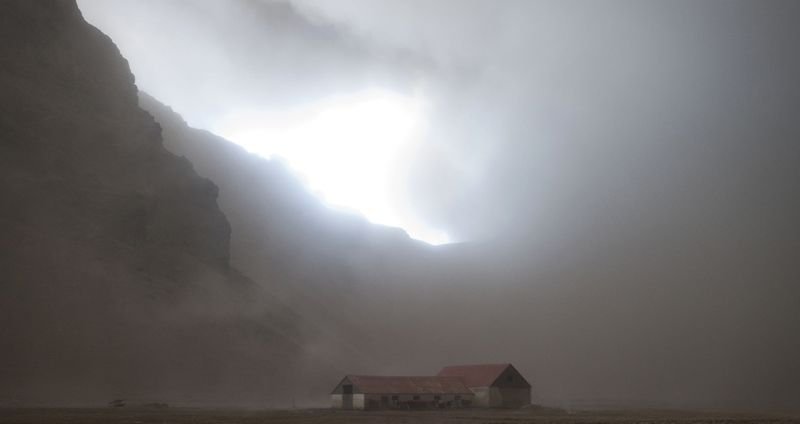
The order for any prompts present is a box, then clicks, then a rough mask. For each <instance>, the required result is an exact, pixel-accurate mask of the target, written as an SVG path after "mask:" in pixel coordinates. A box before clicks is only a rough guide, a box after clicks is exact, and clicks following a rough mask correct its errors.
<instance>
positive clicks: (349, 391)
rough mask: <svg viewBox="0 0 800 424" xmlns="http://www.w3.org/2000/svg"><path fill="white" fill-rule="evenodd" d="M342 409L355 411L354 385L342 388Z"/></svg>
mask: <svg viewBox="0 0 800 424" xmlns="http://www.w3.org/2000/svg"><path fill="white" fill-rule="evenodd" d="M342 409H353V385H352V384H345V385H344V386H342Z"/></svg>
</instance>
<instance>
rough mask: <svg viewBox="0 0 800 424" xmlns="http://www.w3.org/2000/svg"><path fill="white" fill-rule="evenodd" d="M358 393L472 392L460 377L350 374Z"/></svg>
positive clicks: (349, 378)
mask: <svg viewBox="0 0 800 424" xmlns="http://www.w3.org/2000/svg"><path fill="white" fill-rule="evenodd" d="M347 379H348V380H350V382H351V383H353V386H355V388H356V393H387V394H423V393H433V394H453V393H455V394H469V393H472V392H471V391H470V390H469V388H468V387H467V386H465V385H464V381H463V380H462V379H460V378H458V377H384V376H375V375H348V376H347Z"/></svg>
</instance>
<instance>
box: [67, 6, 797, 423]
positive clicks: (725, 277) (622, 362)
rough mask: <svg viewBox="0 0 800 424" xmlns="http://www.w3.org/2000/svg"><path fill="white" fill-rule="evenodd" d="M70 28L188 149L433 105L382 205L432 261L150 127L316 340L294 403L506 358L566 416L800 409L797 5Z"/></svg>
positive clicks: (242, 259)
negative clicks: (591, 410) (268, 113)
mask: <svg viewBox="0 0 800 424" xmlns="http://www.w3.org/2000/svg"><path fill="white" fill-rule="evenodd" d="M79 4H80V7H81V10H82V12H83V13H84V15H85V17H86V19H87V20H88V21H89V22H91V23H92V24H94V25H96V26H97V27H98V28H100V29H101V30H102V31H103V32H105V33H107V34H108V35H109V36H110V37H111V38H112V40H114V42H115V43H116V44H117V45H118V46H119V48H120V50H121V52H122V54H123V55H124V56H125V57H126V58H127V59H128V61H129V62H130V65H131V69H132V71H133V73H134V75H135V76H136V81H137V86H138V87H139V89H141V90H143V91H145V92H147V93H149V94H150V95H152V96H153V97H154V98H155V99H157V101H160V102H162V103H164V104H166V105H169V106H170V107H172V108H173V109H174V111H175V112H177V113H179V114H180V115H181V116H182V117H183V118H184V119H185V120H186V122H187V123H188V124H189V125H191V126H193V127H196V128H200V129H205V130H209V131H211V132H214V131H215V130H216V129H217V128H219V127H220V126H221V125H222V124H223V123H224V122H225V120H226V119H229V117H230V116H235V115H236V114H239V113H245V112H246V111H252V110H280V109H282V108H291V107H295V106H297V105H302V104H306V103H313V102H315V101H317V100H318V99H321V98H326V97H329V96H335V95H341V94H344V95H346V94H348V93H353V92H358V91H361V90H364V89H369V88H374V87H378V88H381V89H387V90H392V91H393V92H397V93H401V94H403V93H407V94H408V93H420V92H421V93H424V96H425V97H426V99H428V101H429V102H430V105H431V107H430V110H429V111H428V116H427V117H426V121H427V122H428V126H427V129H426V134H425V137H424V139H423V142H422V143H421V144H419V147H418V148H417V149H415V150H412V151H406V152H404V155H403V156H402V157H400V158H398V160H397V162H396V163H395V164H394V166H395V169H393V170H392V175H393V178H394V179H393V181H392V184H393V186H394V187H395V189H394V190H393V191H392V193H391V195H392V197H393V198H394V204H396V206H397V208H399V209H401V210H402V211H403V213H404V214H406V215H409V216H413V217H414V219H415V220H416V221H417V222H419V223H421V224H423V225H425V226H427V227H430V228H434V229H437V230H440V231H443V232H445V233H447V234H448V235H449V236H450V237H451V238H452V239H453V240H456V241H460V242H462V243H459V244H454V245H451V246H439V247H436V248H433V247H429V246H422V245H417V244H414V243H411V242H409V241H408V240H406V239H405V238H404V237H402V235H398V234H397V233H396V232H392V231H390V230H385V229H380V228H375V227H371V226H369V225H368V224H366V223H364V222H363V221H361V220H359V219H358V218H357V217H352V216H350V215H346V214H339V213H338V212H337V213H335V212H330V211H327V210H326V209H324V208H323V207H322V206H321V205H320V204H319V202H318V201H317V200H316V199H314V198H313V197H310V196H307V195H306V193H305V192H304V191H303V190H304V189H303V188H302V186H301V185H298V184H297V182H296V181H295V180H294V179H293V178H295V177H292V176H291V175H289V174H287V173H285V172H284V170H283V168H282V166H283V165H281V164H280V163H279V161H271V162H270V161H258V160H256V159H253V160H254V161H255V162H253V163H252V164H248V165H247V166H241V164H243V163H245V161H247V160H249V159H242V156H241V155H242V154H243V152H236V153H230V154H228V153H226V154H225V155H217V154H216V153H215V152H219V150H218V149H219V147H218V146H219V144H218V143H224V141H221V140H218V139H216V138H213V136H211V135H209V134H207V133H202V134H204V135H202V136H201V135H198V134H201V133H200V132H192V133H190V134H189V135H188V136H187V135H183V136H181V135H179V134H182V133H183V132H185V131H189V129H187V128H184V127H183V126H182V125H183V124H182V123H181V122H167V119H169V120H176V119H177V118H175V117H168V116H167V115H164V114H165V113H166V112H164V111H161V112H158V111H155V109H157V108H158V107H159V106H157V105H154V104H150V105H149V106H148V105H144V107H145V108H147V109H148V110H150V111H151V113H153V114H154V115H156V119H157V120H159V121H160V122H161V123H162V126H164V127H165V144H166V145H167V147H168V148H170V149H172V150H173V151H175V152H176V153H178V154H182V155H185V156H187V157H188V158H189V159H190V160H191V161H192V162H193V163H194V165H195V167H196V168H197V170H198V172H199V173H200V174H201V175H203V176H207V177H209V178H211V179H212V180H214V181H215V182H216V183H217V184H218V185H219V186H220V204H221V208H222V210H223V212H225V214H226V216H227V217H228V219H229V220H230V221H231V225H232V227H233V235H232V241H231V251H232V263H233V264H234V265H235V266H236V267H238V268H239V269H241V271H242V272H243V273H244V274H246V275H247V276H249V277H250V278H252V279H253V280H254V281H256V282H257V283H259V284H260V285H261V288H262V289H264V290H267V291H268V292H269V293H270V296H275V297H276V298H280V299H281V302H285V304H286V305H288V307H290V308H292V310H294V311H296V313H297V314H298V316H300V317H302V320H305V321H303V322H304V323H306V325H308V326H309V327H312V328H314V331H313V332H312V333H313V334H314V335H315V336H314V337H307V338H304V339H303V340H304V341H303V343H307V344H305V345H304V346H303V348H304V349H305V350H304V352H305V353H306V355H305V356H303V358H302V359H301V360H298V362H299V363H300V364H301V365H298V366H297V368H296V369H297V375H295V381H294V382H293V383H292V384H291V386H292V387H293V389H292V390H294V391H295V395H296V396H297V397H298V398H303V399H308V401H309V402H311V401H315V402H316V401H319V400H320V399H323V400H324V396H325V394H326V390H329V388H332V387H333V385H335V383H336V381H337V378H338V376H340V375H341V374H344V373H394V374H426V373H431V372H435V371H436V369H437V368H438V367H439V366H441V365H446V364H449V363H470V362H506V361H508V362H512V363H514V364H515V366H517V368H518V369H519V370H520V371H522V373H523V374H524V375H525V376H526V377H528V379H529V380H530V381H531V383H532V384H533V386H534V401H535V402H541V403H547V404H554V405H557V406H564V407H573V406H580V405H581V404H582V402H587V403H593V402H595V403H603V402H609V403H611V404H619V405H627V406H642V405H656V406H669V407H704V408H709V407H713V408H728V409H742V408H777V409H789V408H798V407H800V405H798V403H797V402H798V401H797V399H800V366H798V364H797V360H796V358H797V357H800V336H798V334H800V319H798V315H797V309H796V306H797V305H798V302H800V288H798V286H797V282H798V280H800V265H798V260H799V259H800V257H799V256H800V224H798V222H797V217H798V216H800V188H798V187H799V186H798V182H800V170H799V169H800V168H798V164H800V145H798V137H800V120H798V116H797V115H798V111H800V85H799V84H798V83H797V81H796V75H800V53H799V52H798V50H797V48H796V40H797V39H800V29H798V27H797V25H796V22H797V20H798V18H800V3H797V2H792V1H762V2H743V1H742V2H740V1H722V0H719V1H711V0H709V1H670V2H667V1H597V2H578V1H567V2H565V1H504V2H490V1H478V0H475V1H447V0H439V1H435V2H430V1H382V2H376V1H366V0H365V1H345V0H341V1H332V0H327V1H305V0H302V1H301V0H298V1H295V2H288V3H287V2H279V1H244V0H237V1H227V2H218V1H210V0H205V1H204V0H194V1H165V0H161V1H155V0H149V1H135V2H134V1H123V0H113V1H112V0H81V1H79ZM143 103H145V102H143ZM193 137H194V138H202V137H212V138H211V140H213V142H212V141H209V142H208V143H207V144H203V145H202V146H194V147H192V145H191V143H188V142H187V140H191V139H192V138H193ZM179 139H180V140H183V141H176V140H179ZM233 141H235V140H233ZM204 143H205V142H204ZM215 146H216V147H215ZM193 149H194V150H193ZM204 157H205V158H206V159H205V160H206V162H203V159H202V158H204ZM248 163H249V162H248ZM265 170H268V171H265ZM259 175H265V176H268V177H270V178H271V179H269V180H266V179H265V180H264V181H261V180H258V179H257V178H259V177H258V176H259ZM248 183H249V184H248ZM287 187H288V188H287ZM287 199H288V200H287ZM298 211H301V212H302V213H298ZM309 211H310V212H309ZM260 218H263V220H262V219H260ZM383 231H387V232H386V233H383ZM375 234H378V235H375ZM387 234H388V235H387ZM228 308H229V306H220V310H227V309H228ZM208 309H210V310H214V307H213V306H212V307H209V308H208ZM253 352H256V351H253ZM323 358H324V360H323ZM220 361H224V359H220ZM209 363H216V362H214V361H209ZM286 378H292V377H286ZM284 395H285V394H284Z"/></svg>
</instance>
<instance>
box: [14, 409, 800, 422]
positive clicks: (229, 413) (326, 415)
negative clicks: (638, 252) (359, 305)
mask: <svg viewBox="0 0 800 424" xmlns="http://www.w3.org/2000/svg"><path fill="white" fill-rule="evenodd" d="M23 423H25V424H28V423H31V424H32V423H41V424H101V423H102V424H190V423H191V424H256V423H259V424H262V423H263V424H277V423H286V424H316V423H333V424H344V423H356V424H371V423H377V424H401V423H402V424H406V423H408V424H411V423H422V424H434V423H444V424H525V423H531V424H546V423H553V424H571V423H576V424H578V423H580V424H583V423H598V424H599V423H609V424H623V423H649V424H668V423H682V424H701V423H704V424H705V423H707V424H712V423H713V424H723V423H724V424H732V423H800V415H796V414H748V413H721V412H691V411H660V410H629V411H602V412H599V411H582V412H574V413H565V412H560V411H555V410H477V409H470V410H449V411H339V410H331V409H297V410H233V409H194V408H169V409H160V410H148V409H131V408H95V409H84V408H80V409H78V408H70V409H56V408H35V409H34V408H19V409H0V424H23Z"/></svg>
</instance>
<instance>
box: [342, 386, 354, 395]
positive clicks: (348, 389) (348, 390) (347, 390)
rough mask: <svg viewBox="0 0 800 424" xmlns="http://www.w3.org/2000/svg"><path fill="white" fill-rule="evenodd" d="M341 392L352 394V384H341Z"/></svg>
mask: <svg viewBox="0 0 800 424" xmlns="http://www.w3.org/2000/svg"><path fill="white" fill-rule="evenodd" d="M342 393H344V394H346V395H352V394H353V385H352V384H345V385H344V386H342Z"/></svg>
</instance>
